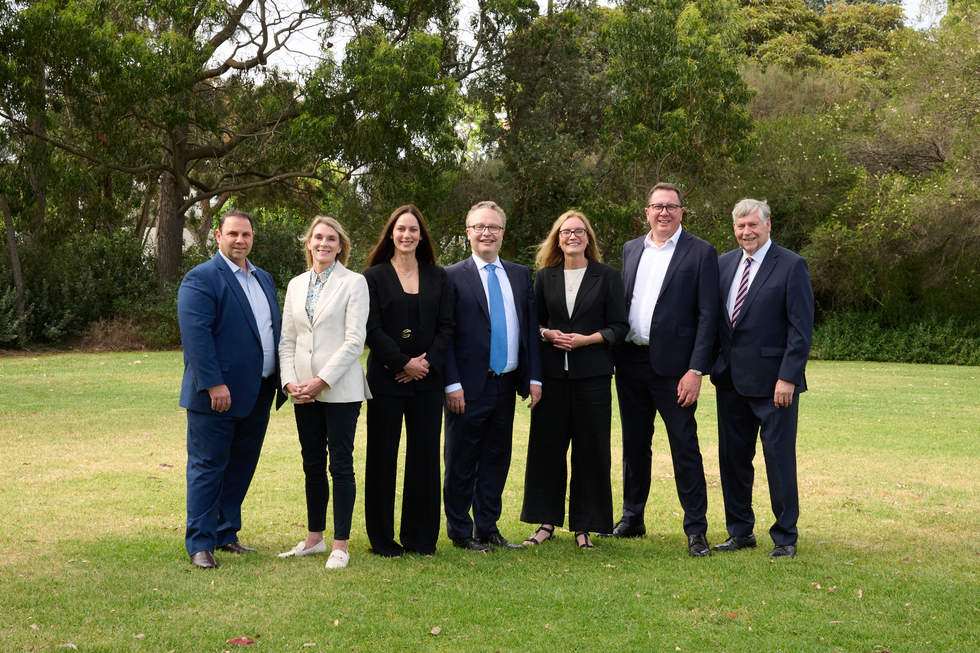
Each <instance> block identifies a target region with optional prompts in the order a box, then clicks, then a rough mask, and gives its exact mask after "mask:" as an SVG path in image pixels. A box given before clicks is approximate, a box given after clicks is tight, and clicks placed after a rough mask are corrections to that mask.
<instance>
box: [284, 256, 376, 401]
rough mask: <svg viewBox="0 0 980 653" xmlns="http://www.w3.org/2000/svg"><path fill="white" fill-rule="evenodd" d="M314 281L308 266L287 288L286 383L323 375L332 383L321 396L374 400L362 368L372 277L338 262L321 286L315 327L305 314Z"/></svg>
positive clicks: (329, 399)
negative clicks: (311, 280) (367, 277)
mask: <svg viewBox="0 0 980 653" xmlns="http://www.w3.org/2000/svg"><path fill="white" fill-rule="evenodd" d="M309 286H310V271H309V270H307V271H306V272H304V273H303V274H301V275H299V276H298V277H293V279H292V280H291V281H290V282H289V286H288V287H287V288H286V301H285V303H284V305H283V308H282V337H281V338H280V340H279V365H280V367H281V369H282V371H281V378H282V387H283V388H285V387H286V384H288V383H300V382H302V381H308V380H309V379H312V378H313V377H314V376H318V377H320V378H321V379H323V380H324V381H325V382H326V384H327V388H326V389H325V390H324V391H323V392H321V393H320V394H318V395H317V397H316V399H317V401H325V402H327V403H345V402H351V401H364V400H365V399H370V398H371V391H370V389H369V388H368V384H367V379H365V378H364V370H363V369H362V368H361V354H362V353H363V352H364V337H365V334H366V332H367V319H368V313H369V312H370V299H369V297H368V286H367V281H365V279H364V277H363V275H360V274H358V273H357V272H352V271H351V270H348V269H347V268H345V267H344V266H343V265H342V264H341V263H340V261H337V265H336V267H334V269H333V272H331V273H330V277H329V278H328V279H327V283H326V285H325V286H324V287H323V288H322V289H321V290H320V297H319V299H318V300H317V303H316V309H315V310H314V311H313V325H312V327H311V326H310V320H309V318H308V317H307V316H306V295H307V292H308V290H309Z"/></svg>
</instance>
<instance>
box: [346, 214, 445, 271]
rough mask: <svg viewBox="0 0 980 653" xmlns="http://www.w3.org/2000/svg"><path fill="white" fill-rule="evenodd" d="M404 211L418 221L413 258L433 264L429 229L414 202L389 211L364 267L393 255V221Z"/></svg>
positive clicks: (384, 261) (383, 261) (389, 258)
mask: <svg viewBox="0 0 980 653" xmlns="http://www.w3.org/2000/svg"><path fill="white" fill-rule="evenodd" d="M406 213H408V214H410V215H413V216H415V219H416V220H418V221H419V244H418V247H416V248H415V260H417V261H418V262H419V263H430V264H433V265H434V264H435V262H436V255H435V252H434V251H433V249H432V239H431V238H429V230H428V228H427V227H426V226H425V218H423V217H422V212H421V211H419V210H418V208H416V207H415V205H414V204H403V205H402V206H399V207H398V208H397V209H395V210H394V211H392V212H391V217H390V218H388V222H386V223H385V228H384V230H383V231H382V232H381V237H380V238H378V242H377V244H376V245H375V246H374V248H373V249H372V250H371V253H370V254H368V256H367V261H366V262H365V263H364V269H367V268H369V267H371V266H372V265H377V264H378V263H387V262H388V261H390V260H391V257H393V256H394V255H395V241H394V240H393V238H392V234H393V233H394V232H395V222H397V221H398V218H400V217H402V216H403V215H404V214H406Z"/></svg>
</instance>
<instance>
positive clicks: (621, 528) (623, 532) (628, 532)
mask: <svg viewBox="0 0 980 653" xmlns="http://www.w3.org/2000/svg"><path fill="white" fill-rule="evenodd" d="M646 534H647V527H646V525H645V524H644V523H643V522H634V523H629V522H627V521H626V520H625V519H620V520H619V521H618V522H617V523H616V526H614V527H613V530H612V533H608V534H605V533H604V534H602V535H601V536H602V537H609V536H610V535H611V536H612V537H618V538H622V539H627V538H630V537H643V536H644V535H646Z"/></svg>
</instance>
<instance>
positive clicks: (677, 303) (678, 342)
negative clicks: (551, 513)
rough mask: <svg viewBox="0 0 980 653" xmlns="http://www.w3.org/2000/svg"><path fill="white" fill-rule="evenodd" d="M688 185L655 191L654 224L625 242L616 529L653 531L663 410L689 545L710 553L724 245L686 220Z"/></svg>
mask: <svg viewBox="0 0 980 653" xmlns="http://www.w3.org/2000/svg"><path fill="white" fill-rule="evenodd" d="M683 217H684V207H683V202H682V199H681V191H680V189H679V188H678V187H677V186H675V185H673V184H667V183H660V184H657V185H656V186H654V187H653V189H652V190H651V191H650V193H649V194H648V195H647V204H646V218H647V223H648V224H649V225H650V231H649V233H647V234H646V235H645V236H641V237H640V238H635V239H633V240H631V241H629V242H627V243H626V244H625V245H623V282H624V285H625V287H626V308H627V311H628V312H629V324H630V329H629V333H628V334H627V335H626V342H625V343H624V344H623V346H622V347H620V349H619V351H618V353H617V357H616V391H617V393H618V395H619V414H620V418H621V421H622V428H623V516H622V518H621V519H620V520H619V522H618V523H617V524H616V526H615V528H613V532H612V535H613V536H614V537H640V536H642V535H644V534H646V525H645V524H644V518H643V515H644V510H645V508H646V502H647V497H648V495H649V493H650V474H651V461H652V454H651V448H650V445H651V440H652V438H653V420H654V417H655V416H656V413H660V417H661V418H662V419H663V421H664V425H665V426H666V428H667V440H668V442H669V444H670V454H671V457H672V458H673V463H674V480H675V483H676V485H677V496H678V497H679V498H680V502H681V507H682V508H683V509H684V521H683V528H684V533H685V534H686V535H687V539H688V543H687V544H688V552H689V553H690V554H691V555H692V556H696V557H702V556H707V555H710V554H711V550H710V549H709V548H708V541H707V539H706V538H705V533H706V532H707V530H708V522H707V519H706V517H705V513H706V511H707V507H708V499H707V489H706V487H705V480H704V465H703V463H702V461H701V451H700V449H699V447H698V427H697V422H696V421H695V419H694V411H695V409H696V408H697V399H698V396H699V395H700V393H701V375H702V374H703V373H704V372H706V371H708V369H709V366H710V365H711V362H712V349H713V346H714V341H715V334H716V331H717V328H718V317H719V314H720V312H721V311H720V305H719V299H718V254H717V252H716V251H715V248H714V247H712V246H711V245H710V244H708V243H706V242H705V241H703V240H701V239H700V238H696V237H694V236H692V235H691V234H689V233H688V232H687V231H685V230H684V229H683V228H682V227H681V220H682V219H683Z"/></svg>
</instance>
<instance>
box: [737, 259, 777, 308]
mask: <svg viewBox="0 0 980 653" xmlns="http://www.w3.org/2000/svg"><path fill="white" fill-rule="evenodd" d="M778 264H779V252H778V250H777V249H776V244H775V243H773V244H772V245H771V246H770V247H769V252H768V253H767V254H766V257H765V258H764V259H762V265H760V266H759V271H758V272H756V273H755V279H753V280H752V285H751V286H749V292H748V293H746V295H745V301H744V302H743V303H742V310H741V312H740V313H739V323H741V322H742V321H743V320H744V319H745V314H746V313H748V312H749V310H750V309H751V308H752V302H753V301H754V300H755V298H756V296H757V295H758V294H759V288H761V287H762V286H763V285H765V283H766V280H767V279H768V278H769V275H771V274H772V271H773V270H774V269H775V268H776V266H777V265H778Z"/></svg>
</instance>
